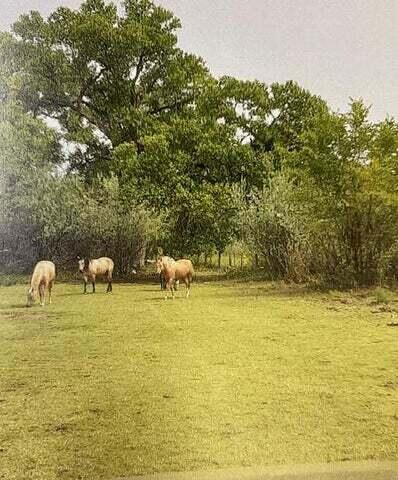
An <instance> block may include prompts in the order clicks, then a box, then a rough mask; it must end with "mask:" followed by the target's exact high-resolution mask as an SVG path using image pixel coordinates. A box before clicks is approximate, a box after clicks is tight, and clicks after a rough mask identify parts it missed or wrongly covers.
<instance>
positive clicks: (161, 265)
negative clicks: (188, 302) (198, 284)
mask: <svg viewBox="0 0 398 480" xmlns="http://www.w3.org/2000/svg"><path fill="white" fill-rule="evenodd" d="M156 270H157V273H159V274H160V273H161V274H163V276H164V279H165V281H166V295H165V297H164V298H165V299H166V300H167V298H168V290H171V295H172V297H173V298H174V291H175V290H176V288H175V282H176V281H179V280H181V281H182V282H184V283H185V286H186V291H187V293H186V298H188V297H189V292H190V288H191V282H192V276H193V266H192V262H191V260H185V259H183V260H177V261H176V262H174V263H168V262H167V261H166V262H165V261H164V260H163V257H160V258H158V260H157V261H156Z"/></svg>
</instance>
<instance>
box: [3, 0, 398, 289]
mask: <svg viewBox="0 0 398 480" xmlns="http://www.w3.org/2000/svg"><path fill="white" fill-rule="evenodd" d="M180 26H181V25H180V21H179V19H178V18H176V17H175V16H174V15H173V13H171V12H169V11H167V10H166V9H164V8H162V7H159V6H157V5H155V4H154V3H153V2H152V1H150V0H126V1H125V2H124V3H123V11H122V12H121V13H118V11H117V8H116V6H115V5H114V4H112V3H108V2H105V1H103V0H86V1H85V2H83V3H82V5H81V7H80V9H78V10H71V9H69V8H65V7H60V8H58V9H56V10H55V11H54V12H53V13H52V14H51V15H50V16H49V17H48V19H44V18H42V16H41V15H40V14H39V13H38V12H30V13H28V14H25V15H22V16H21V17H20V18H19V20H18V21H17V22H16V23H15V24H14V25H13V28H12V32H11V33H6V32H3V33H1V34H0V102H1V112H0V113H1V118H0V161H1V165H2V173H1V179H0V181H1V190H0V195H1V197H2V202H1V204H2V210H1V218H0V228H1V237H2V240H1V241H2V244H1V245H0V249H1V250H2V253H1V257H0V261H1V263H2V268H3V269H6V268H8V269H13V270H21V271H22V270H24V269H26V268H29V267H30V266H31V264H32V263H34V262H35V261H36V260H37V259H41V258H49V259H55V260H57V261H58V262H59V263H60V264H62V265H65V267H66V268H67V266H68V265H69V263H70V262H72V261H73V259H74V258H75V257H76V255H81V256H82V255H95V256H98V255H102V254H107V255H110V256H112V257H113V258H114V260H115V263H116V265H117V268H118V269H119V273H121V274H125V273H128V272H129V271H130V270H131V268H132V267H133V265H138V264H140V263H142V261H143V259H144V258H145V256H146V255H153V254H154V253H155V252H156V250H157V248H158V247H159V246H161V247H162V248H163V250H164V251H165V252H167V253H169V254H171V255H173V256H176V257H180V256H192V255H197V256H198V255H210V254H211V253H212V252H217V253H218V254H219V255H221V254H222V253H223V252H224V251H225V250H226V249H227V248H230V247H231V245H234V244H238V245H239V246H240V248H242V246H243V248H245V249H246V251H247V252H249V254H250V255H251V256H252V257H253V258H256V262H257V265H258V266H259V267H261V268H263V269H264V273H265V274H266V275H267V276H269V277H271V278H285V279H290V280H294V281H308V280H316V281H328V282H332V283H335V284H347V285H359V284H372V283H375V282H380V281H386V282H387V281H394V279H395V278H396V276H397V271H398V235H397V234H398V214H397V212H398V209H397V207H398V195H397V185H398V182H397V172H398V158H397V151H398V124H397V122H396V121H395V120H394V119H393V118H387V119H385V120H383V121H381V122H377V123H374V122H371V121H370V120H369V108H368V107H367V106H366V105H364V104H363V102H362V101H361V100H351V103H350V105H349V108H348V112H347V113H344V114H341V113H336V112H333V111H332V110H331V109H330V107H329V106H328V105H327V103H326V102H325V101H324V100H323V99H322V98H320V97H319V96H316V95H313V94H311V93H310V92H309V91H307V90H305V89H303V88H301V87H300V86H299V85H298V84H297V83H295V82H293V81H289V82H286V83H283V84H280V83H273V84H271V85H266V84H264V83H261V82H259V81H242V80H239V79H236V78H232V77H222V78H215V77H214V76H213V75H212V74H211V72H210V71H209V70H208V68H207V66H206V64H205V62H204V60H203V59H201V58H199V57H197V56H195V55H192V54H189V53H187V52H184V51H183V50H181V49H180V48H179V47H178V43H177V40H178V39H177V32H178V29H179V28H180Z"/></svg>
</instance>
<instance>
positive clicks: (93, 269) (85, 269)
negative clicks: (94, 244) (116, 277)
mask: <svg viewBox="0 0 398 480" xmlns="http://www.w3.org/2000/svg"><path fill="white" fill-rule="evenodd" d="M77 259H78V263H79V271H80V273H81V274H82V275H83V281H84V291H83V293H87V282H88V281H90V282H91V283H92V285H93V293H95V279H96V277H106V280H107V281H108V287H107V289H106V293H108V292H112V274H113V268H114V266H115V265H114V263H113V260H112V259H111V258H108V257H101V258H93V259H89V258H80V257H77Z"/></svg>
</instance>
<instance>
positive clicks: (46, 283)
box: [26, 260, 55, 307]
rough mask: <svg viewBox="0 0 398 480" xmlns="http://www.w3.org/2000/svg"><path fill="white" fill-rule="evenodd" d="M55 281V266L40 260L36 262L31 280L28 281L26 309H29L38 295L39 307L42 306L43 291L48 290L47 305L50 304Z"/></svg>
mask: <svg viewBox="0 0 398 480" xmlns="http://www.w3.org/2000/svg"><path fill="white" fill-rule="evenodd" d="M54 281H55V265H54V264H53V262H48V261H46V260H42V261H41V262H38V263H37V264H36V266H35V269H34V270H33V274H32V279H31V281H30V289H29V292H28V301H27V305H26V306H27V307H31V306H32V305H33V303H34V301H35V300H36V298H37V294H38V293H39V295H40V305H41V306H42V307H43V306H44V294H45V289H46V288H47V290H48V303H51V289H52V288H53V285H54Z"/></svg>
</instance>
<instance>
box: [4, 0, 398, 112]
mask: <svg viewBox="0 0 398 480" xmlns="http://www.w3.org/2000/svg"><path fill="white" fill-rule="evenodd" d="M156 3H158V4H161V5H163V6H165V7H166V8H168V9H170V10H172V11H173V12H174V13H175V14H176V15H177V16H178V17H179V18H180V19H181V21H182V25H183V28H182V30H181V32H180V35H179V38H180V46H181V47H182V48H183V49H184V50H187V51H190V52H193V53H196V54H198V55H200V56H202V57H203V58H204V60H205V61H206V62H207V64H208V66H209V68H210V70H211V72H212V73H213V74H214V75H216V76H220V75H233V76H235V77H238V78H241V79H255V78H257V79H258V80H260V81H263V82H265V83H271V82H274V81H278V82H284V81H286V80H291V79H292V80H296V81H297V82H298V83H299V84H300V85H302V86H304V87H306V88H308V89H309V90H310V91H311V92H312V93H315V94H319V95H321V96H322V97H323V98H324V99H325V100H327V101H328V102H329V104H330V105H331V106H332V108H334V109H335V110H340V111H344V110H346V108H347V104H348V102H349V98H350V97H354V98H358V97H362V98H363V99H364V100H365V102H366V103H367V104H372V118H373V119H374V120H380V119H382V118H384V117H385V116H386V115H387V114H388V115H391V116H394V117H395V118H398V0H157V2H156ZM79 4H80V0H0V28H1V29H8V28H9V26H10V24H11V23H12V22H13V21H14V20H15V19H16V18H17V16H18V15H19V14H20V13H23V12H26V11H28V10H31V9H35V10H39V11H41V12H42V13H43V14H44V15H47V14H48V13H49V12H50V11H52V10H54V9H55V8H56V7H57V6H59V5H68V6H71V7H77V6H78V5H79Z"/></svg>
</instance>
